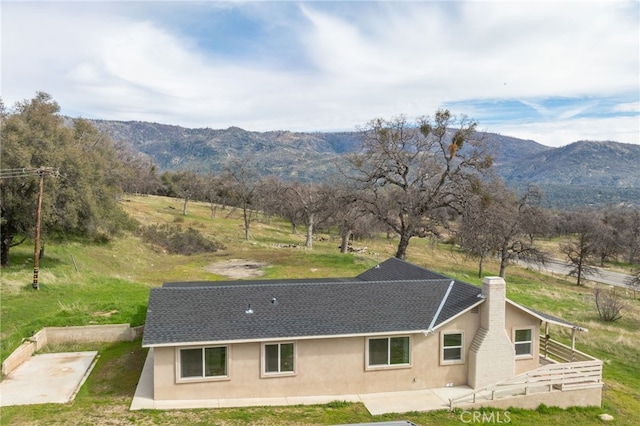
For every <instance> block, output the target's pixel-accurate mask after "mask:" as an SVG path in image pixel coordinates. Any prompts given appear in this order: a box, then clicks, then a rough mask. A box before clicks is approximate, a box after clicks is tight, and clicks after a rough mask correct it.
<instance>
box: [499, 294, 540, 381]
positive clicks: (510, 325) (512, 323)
mask: <svg viewBox="0 0 640 426" xmlns="http://www.w3.org/2000/svg"><path fill="white" fill-rule="evenodd" d="M505 319H506V321H505V329H506V330H507V334H508V335H509V337H510V338H511V341H513V340H514V338H515V337H514V335H515V330H516V329H521V328H529V327H530V328H532V332H531V337H532V339H533V342H532V352H533V354H532V356H524V357H522V356H516V371H515V373H516V375H518V374H522V373H524V372H526V371H529V370H533V369H534V368H538V367H539V365H540V360H539V356H538V355H539V353H540V338H539V336H540V320H539V319H538V318H536V317H534V316H533V315H530V314H528V313H526V312H524V311H522V310H521V309H518V308H516V307H515V306H513V305H511V304H509V303H507V305H506V312H505Z"/></svg>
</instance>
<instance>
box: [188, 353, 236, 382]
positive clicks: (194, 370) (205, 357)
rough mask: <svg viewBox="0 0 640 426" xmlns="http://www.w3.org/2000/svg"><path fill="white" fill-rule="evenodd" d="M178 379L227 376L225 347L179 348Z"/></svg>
mask: <svg viewBox="0 0 640 426" xmlns="http://www.w3.org/2000/svg"><path fill="white" fill-rule="evenodd" d="M179 357H180V360H179V363H180V379H203V378H216V377H227V347H226V346H218V347H211V348H189V349H180V355H179Z"/></svg>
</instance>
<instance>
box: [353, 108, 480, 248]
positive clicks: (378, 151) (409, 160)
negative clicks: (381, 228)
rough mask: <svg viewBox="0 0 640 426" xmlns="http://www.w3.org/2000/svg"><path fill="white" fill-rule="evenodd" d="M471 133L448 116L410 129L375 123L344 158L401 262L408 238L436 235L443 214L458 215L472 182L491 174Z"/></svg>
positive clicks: (402, 120) (441, 113) (464, 122)
mask: <svg viewBox="0 0 640 426" xmlns="http://www.w3.org/2000/svg"><path fill="white" fill-rule="evenodd" d="M475 130H476V123H475V122H473V121H470V120H468V119H467V118H466V117H462V118H457V117H455V116H454V115H452V114H451V113H450V112H449V111H448V110H438V111H437V112H436V114H435V116H434V117H432V118H431V117H422V118H419V119H418V120H417V121H416V122H415V123H412V122H409V121H408V120H407V118H406V117H404V116H400V117H396V118H393V119H391V120H386V119H383V118H378V119H374V120H372V121H370V122H369V123H368V124H367V125H366V126H365V127H364V128H363V129H362V133H361V134H362V146H361V150H360V151H359V152H358V153H356V154H353V155H351V156H350V157H349V162H350V163H351V165H352V166H353V168H354V170H355V173H354V174H353V175H352V176H351V178H352V180H353V182H354V183H357V185H358V186H359V187H360V188H363V189H366V190H367V191H366V192H365V193H366V194H367V197H365V199H364V200H363V202H364V204H365V205H366V206H367V209H368V210H369V212H370V213H371V214H372V215H374V216H375V217H376V218H377V219H378V220H379V221H381V222H382V223H384V224H385V225H386V226H388V227H389V228H391V229H393V230H394V231H395V232H396V233H397V234H398V235H399V236H400V241H399V243H398V248H397V252H396V257H398V258H400V259H404V258H405V257H406V252H407V247H408V245H409V241H410V239H411V238H412V237H415V236H418V237H424V236H427V235H429V234H430V233H434V232H436V230H437V227H438V225H441V224H442V222H443V218H444V217H446V214H443V212H445V211H446V210H448V209H453V210H456V211H459V212H461V211H462V202H463V200H464V197H465V193H466V192H467V191H468V187H469V185H470V183H471V181H472V178H473V177H477V176H478V175H479V174H482V173H484V172H487V171H489V170H490V169H491V165H492V158H491V156H490V155H489V153H488V149H487V147H486V145H485V144H484V143H483V141H482V140H481V138H480V137H479V136H478V134H477V133H476V131H475Z"/></svg>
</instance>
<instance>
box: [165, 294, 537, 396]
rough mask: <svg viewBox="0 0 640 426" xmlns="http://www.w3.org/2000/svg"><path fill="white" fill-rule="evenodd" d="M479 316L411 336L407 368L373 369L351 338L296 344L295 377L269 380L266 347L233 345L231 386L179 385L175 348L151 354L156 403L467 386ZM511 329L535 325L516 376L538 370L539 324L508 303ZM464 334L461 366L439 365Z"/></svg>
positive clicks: (361, 344)
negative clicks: (447, 343)
mask: <svg viewBox="0 0 640 426" xmlns="http://www.w3.org/2000/svg"><path fill="white" fill-rule="evenodd" d="M478 324H479V321H478V313H477V312H474V311H469V312H467V313H465V314H463V315H461V316H460V317H458V318H456V319H454V320H453V321H451V322H449V323H447V324H446V325H445V326H443V327H441V328H439V329H436V330H434V331H433V332H431V333H427V334H426V336H425V335H424V334H423V333H416V334H412V335H410V339H411V362H410V365H409V366H399V367H394V368H380V369H368V368H367V360H366V354H365V353H366V346H367V338H366V337H364V336H360V337H346V338H329V339H303V340H297V341H296V340H292V341H293V342H295V347H296V361H295V374H294V375H289V376H278V377H265V376H264V375H263V374H261V371H262V368H263V367H262V365H261V357H262V351H261V348H262V346H261V344H260V343H237V344H230V345H228V348H229V349H228V350H229V378H228V380H215V381H194V382H188V383H178V381H177V380H176V377H177V373H176V363H177V358H176V357H177V354H176V349H175V348H173V347H157V348H155V349H154V398H155V399H159V400H162V399H213V398H251V397H282V396H307V395H341V394H356V393H371V392H392V391H403V390H418V389H429V388H438V387H444V386H447V385H449V384H451V385H453V386H458V385H464V384H467V372H468V362H469V356H468V355H469V345H470V344H471V341H472V340H473V338H474V336H475V334H476V332H477V330H478ZM505 326H506V331H507V334H508V335H509V336H512V330H513V329H514V328H520V327H533V335H534V337H535V338H534V345H533V348H534V356H533V357H529V358H526V359H518V360H517V361H516V370H517V371H516V374H519V373H520V372H523V371H526V370H530V369H533V368H536V367H537V366H538V365H537V362H538V341H537V340H538V339H537V336H538V333H539V321H538V320H537V319H536V318H535V317H533V316H531V315H529V314H526V313H524V312H522V311H520V310H518V309H516V308H514V307H511V306H509V305H507V310H506V321H505ZM450 332H462V333H463V336H464V337H463V354H464V355H463V361H462V362H461V363H456V364H448V365H447V364H443V363H442V362H441V359H440V358H441V338H442V334H443V333H450Z"/></svg>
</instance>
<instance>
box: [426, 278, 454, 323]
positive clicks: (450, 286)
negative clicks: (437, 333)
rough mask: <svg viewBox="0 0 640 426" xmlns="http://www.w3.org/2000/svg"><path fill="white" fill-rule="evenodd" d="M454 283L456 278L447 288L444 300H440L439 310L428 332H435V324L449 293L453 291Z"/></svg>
mask: <svg viewBox="0 0 640 426" xmlns="http://www.w3.org/2000/svg"><path fill="white" fill-rule="evenodd" d="M453 283H455V281H454V280H452V281H451V283H450V284H449V288H447V292H446V293H445V294H444V297H443V298H442V302H440V306H438V310H437V311H436V314H435V315H434V316H433V319H432V320H431V324H429V328H428V329H427V332H429V333H431V332H433V326H434V325H435V323H436V321H437V319H438V317H439V316H440V311H442V308H443V307H444V304H445V303H446V302H447V299H448V298H449V293H451V289H452V288H453Z"/></svg>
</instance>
